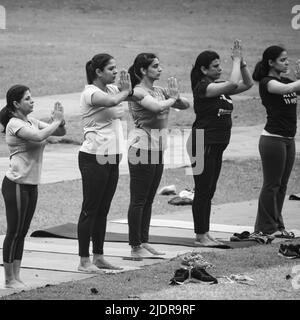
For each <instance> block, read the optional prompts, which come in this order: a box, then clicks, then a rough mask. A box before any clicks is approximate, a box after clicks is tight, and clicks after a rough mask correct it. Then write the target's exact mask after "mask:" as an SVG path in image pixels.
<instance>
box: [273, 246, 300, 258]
mask: <svg viewBox="0 0 300 320" xmlns="http://www.w3.org/2000/svg"><path fill="white" fill-rule="evenodd" d="M278 255H279V256H281V257H284V258H287V259H296V258H300V245H292V244H281V245H280V247H279V252H278Z"/></svg>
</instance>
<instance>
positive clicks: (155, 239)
mask: <svg viewBox="0 0 300 320" xmlns="http://www.w3.org/2000/svg"><path fill="white" fill-rule="evenodd" d="M30 236H31V237H57V238H69V239H77V225H76V224H73V223H67V224H63V225H60V226H55V227H52V228H48V229H45V230H37V231H34V232H33V233H31V235H30ZM105 241H109V242H128V234H126V233H115V232H107V233H106V235H105ZM149 242H150V243H160V244H168V245H179V246H187V247H194V248H196V246H195V244H194V238H185V237H170V236H158V235H153V236H151V235H150V236H149ZM222 242H223V243H224V245H223V246H214V247H215V248H220V249H234V248H245V247H251V246H253V245H257V244H258V243H257V242H256V241H239V242H232V241H222ZM214 247H210V248H214Z"/></svg>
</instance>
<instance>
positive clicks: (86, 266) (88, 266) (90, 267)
mask: <svg viewBox="0 0 300 320" xmlns="http://www.w3.org/2000/svg"><path fill="white" fill-rule="evenodd" d="M78 271H82V272H86V273H99V271H100V270H99V269H98V268H97V267H96V266H95V265H94V264H93V263H91V262H90V261H86V262H82V261H81V262H80V264H79V266H78Z"/></svg>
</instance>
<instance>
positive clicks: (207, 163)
mask: <svg viewBox="0 0 300 320" xmlns="http://www.w3.org/2000/svg"><path fill="white" fill-rule="evenodd" d="M226 147H227V144H206V145H204V169H203V171H202V173H201V174H194V175H193V177H194V182H195V194H194V200H193V206H192V210H193V218H194V231H195V233H196V234H204V233H206V232H208V231H209V220H210V211H211V199H212V198H213V196H214V193H215V191H216V186H217V181H218V178H219V175H220V171H221V167H222V156H223V152H224V150H225V149H226ZM193 167H197V165H196V163H194V164H193V165H192V168H193Z"/></svg>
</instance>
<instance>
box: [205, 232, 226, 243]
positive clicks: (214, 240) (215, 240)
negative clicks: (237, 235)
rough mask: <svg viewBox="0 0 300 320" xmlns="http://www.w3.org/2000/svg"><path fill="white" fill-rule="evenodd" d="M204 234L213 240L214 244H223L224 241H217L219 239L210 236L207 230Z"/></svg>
mask: <svg viewBox="0 0 300 320" xmlns="http://www.w3.org/2000/svg"><path fill="white" fill-rule="evenodd" d="M205 236H206V237H207V238H208V239H209V240H211V241H213V242H215V244H217V245H222V244H224V243H222V242H221V241H219V240H217V239H215V238H214V237H212V236H211V235H210V234H209V233H208V232H206V233H205Z"/></svg>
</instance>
